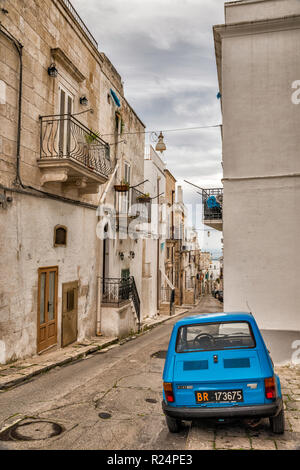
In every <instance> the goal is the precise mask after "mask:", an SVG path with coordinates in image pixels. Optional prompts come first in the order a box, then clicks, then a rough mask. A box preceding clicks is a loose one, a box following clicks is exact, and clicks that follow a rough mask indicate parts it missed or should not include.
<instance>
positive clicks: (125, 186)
mask: <svg viewBox="0 0 300 470" xmlns="http://www.w3.org/2000/svg"><path fill="white" fill-rule="evenodd" d="M114 188H115V191H117V192H119V193H125V192H127V191H129V188H130V184H129V183H128V182H127V181H125V180H122V181H121V183H120V184H115V186H114Z"/></svg>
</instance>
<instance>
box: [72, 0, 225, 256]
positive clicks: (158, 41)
mask: <svg viewBox="0 0 300 470" xmlns="http://www.w3.org/2000/svg"><path fill="white" fill-rule="evenodd" d="M71 1H72V4H73V5H74V7H75V8H76V10H77V11H78V13H79V14H80V16H81V18H82V19H83V20H84V22H85V23H86V25H87V27H88V28H89V30H90V31H91V33H92V34H93V36H94V37H95V39H96V40H97V41H98V44H99V50H100V51H103V52H104V53H105V54H106V55H107V56H108V57H109V59H110V60H111V62H112V63H113V64H114V66H115V67H116V69H117V70H118V72H119V73H120V75H121V76H122V79H123V81H124V90H125V95H126V98H127V100H128V101H129V103H130V104H131V106H132V107H133V108H134V110H135V111H136V113H137V114H138V116H139V117H140V118H141V120H142V121H143V122H144V124H145V125H146V127H147V130H148V131H150V130H151V131H152V130H153V131H158V132H159V131H160V130H169V129H170V130H171V129H178V128H190V127H197V126H210V125H216V124H220V123H221V113H220V101H219V100H218V99H217V97H216V95H217V93H218V91H219V90H218V81H217V73H216V63H215V55H214V42H213V34H212V26H213V25H214V24H220V23H223V22H224V1H223V0H126V1H124V0H71ZM164 136H165V143H166V145H167V150H166V152H164V160H165V161H166V163H167V166H168V168H169V170H170V171H171V172H172V173H173V174H174V176H175V178H176V179H177V182H178V184H181V185H182V187H183V191H184V201H185V203H187V204H193V205H194V206H195V204H199V203H200V202H201V199H200V196H199V194H197V192H196V191H197V190H196V188H195V189H194V188H193V187H192V186H190V185H189V184H187V183H185V182H184V179H186V180H188V181H190V182H192V183H194V184H196V185H199V186H200V187H207V188H209V187H221V186H222V185H221V177H222V166H221V136H220V129H219V128H218V127H217V128H210V129H201V130H190V131H177V132H175V131H174V132H164ZM153 145H154V146H155V143H153ZM193 213H194V216H195V214H196V209H195V210H194V211H193ZM200 220H201V217H200ZM193 222H194V223H195V224H196V228H197V229H198V233H199V241H200V243H201V246H202V248H203V249H206V250H219V252H220V238H221V234H220V233H219V232H216V231H214V230H212V229H209V231H210V236H209V237H208V230H207V229H208V227H205V226H203V225H202V223H201V222H199V215H198V216H197V221H196V220H195V218H194V219H193Z"/></svg>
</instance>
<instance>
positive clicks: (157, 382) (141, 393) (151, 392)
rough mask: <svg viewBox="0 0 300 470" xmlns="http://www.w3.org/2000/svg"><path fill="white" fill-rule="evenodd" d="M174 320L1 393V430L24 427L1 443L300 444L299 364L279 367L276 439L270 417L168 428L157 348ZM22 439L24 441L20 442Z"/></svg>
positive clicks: (215, 305)
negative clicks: (282, 420) (253, 425)
mask: <svg viewBox="0 0 300 470" xmlns="http://www.w3.org/2000/svg"><path fill="white" fill-rule="evenodd" d="M199 310H200V311H202V312H203V311H207V312H213V311H218V310H219V311H220V310H222V305H221V304H220V303H219V302H218V301H216V300H215V299H213V298H212V297H205V298H203V299H202V300H201V303H200V304H199V306H198V308H197V309H194V312H197V311H199ZM190 313H192V312H190ZM177 320H178V318H177V319H176V320H175V319H171V320H170V321H169V322H167V323H165V324H163V325H161V326H157V327H156V328H154V329H153V330H151V331H150V332H148V333H146V334H144V335H142V336H139V337H137V338H136V339H134V340H132V341H130V342H127V343H125V344H123V345H122V346H119V345H116V346H114V347H112V348H111V349H110V350H109V351H108V352H106V353H97V354H95V355H91V356H88V358H87V359H85V360H81V361H79V362H77V363H75V364H70V365H67V366H65V367H61V368H58V369H53V370H52V371H50V372H48V373H46V374H43V375H41V376H39V377H36V378H34V379H33V380H32V381H31V382H28V383H25V384H23V385H20V386H19V387H16V388H14V389H11V390H8V391H6V392H3V393H1V394H0V426H1V428H3V426H5V427H7V426H8V425H11V424H13V423H15V422H16V421H19V424H21V426H20V425H19V427H18V428H17V429H15V430H14V429H13V431H10V432H9V435H10V437H13V439H15V440H2V441H0V448H2V449H73V450H74V449H110V450H113V449H116V450H119V449H149V450H183V449H186V450H192V449H227V448H230V449H231V448H237V449H241V448H242V449H249V448H266V449H269V448H270V449H276V448H297V446H298V447H300V439H299V436H300V429H299V422H300V420H299V419H298V418H299V404H300V385H299V382H300V371H299V369H298V370H296V371H295V370H293V371H291V370H290V369H289V368H282V369H281V372H282V377H283V383H284V387H285V390H286V392H287V393H286V401H287V405H288V406H289V407H290V408H289V410H288V421H287V425H288V431H287V432H286V433H285V435H284V436H281V437H280V438H279V439H277V438H276V439H274V436H273V435H272V434H271V433H270V431H269V425H268V421H267V420H264V421H263V422H262V423H261V425H260V426H259V428H258V429H255V430H253V429H250V428H249V427H248V426H247V425H246V424H245V423H244V422H235V423H219V424H218V423H216V422H214V421H205V422H203V423H202V424H199V423H192V424H188V423H187V424H186V425H185V427H184V428H183V429H182V431H181V432H180V433H179V434H178V435H174V434H170V433H169V432H168V430H167V427H166V424H165V419H164V415H163V413H162V410H161V385H162V370H163V365H164V358H163V354H160V352H161V351H166V349H167V345H168V341H169V337H170V333H171V329H172V326H173V324H174V322H175V321H177ZM160 356H162V357H160ZM297 374H298V375H297ZM293 381H294V382H293ZM21 419H23V420H22V421H20V420H21ZM297 419H298V421H297ZM53 423H54V424H53ZM59 432H60V434H57V435H55V434H56V433H59ZM52 434H54V435H53V436H52V437H50V436H51V435H52ZM7 435H8V434H7ZM20 438H21V439H22V440H18V439H20ZM24 438H28V439H29V440H23V439H24ZM32 439H33V440H32Z"/></svg>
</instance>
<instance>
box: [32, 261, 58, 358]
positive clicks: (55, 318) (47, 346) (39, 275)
mask: <svg viewBox="0 0 300 470" xmlns="http://www.w3.org/2000/svg"><path fill="white" fill-rule="evenodd" d="M51 271H52V272H53V271H54V272H55V286H54V287H55V289H54V318H53V320H52V321H54V324H55V335H54V341H53V342H50V344H48V340H46V343H47V345H46V346H45V347H41V341H40V326H41V323H40V293H41V274H42V273H43V272H45V273H49V272H51ZM45 293H46V296H45V299H44V305H46V304H47V300H48V295H49V275H47V276H46V284H45ZM37 301H38V305H37V352H38V353H39V352H42V351H45V350H46V349H48V348H50V347H52V346H54V345H56V344H57V314H58V309H57V306H58V266H46V267H42V268H38V295H37ZM45 318H47V320H48V310H46V309H45ZM45 323H46V324H47V323H49V322H48V321H47V322H45Z"/></svg>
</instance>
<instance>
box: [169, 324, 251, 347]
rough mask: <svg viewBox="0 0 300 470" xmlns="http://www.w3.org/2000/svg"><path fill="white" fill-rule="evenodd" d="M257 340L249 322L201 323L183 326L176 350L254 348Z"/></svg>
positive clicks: (179, 332) (178, 336) (180, 329)
mask: <svg viewBox="0 0 300 470" xmlns="http://www.w3.org/2000/svg"><path fill="white" fill-rule="evenodd" d="M254 347H255V340H254V336H253V333H252V330H251V326H250V325H249V323H248V322H218V323H201V324H194V325H185V326H181V327H180V328H179V330H178V335H177V342H176V352H190V351H209V350H219V349H243V348H254Z"/></svg>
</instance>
